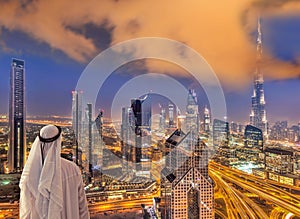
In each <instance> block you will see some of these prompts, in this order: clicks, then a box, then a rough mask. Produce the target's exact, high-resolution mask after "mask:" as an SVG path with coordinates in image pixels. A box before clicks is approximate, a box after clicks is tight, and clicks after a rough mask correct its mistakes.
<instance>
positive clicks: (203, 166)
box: [161, 130, 214, 219]
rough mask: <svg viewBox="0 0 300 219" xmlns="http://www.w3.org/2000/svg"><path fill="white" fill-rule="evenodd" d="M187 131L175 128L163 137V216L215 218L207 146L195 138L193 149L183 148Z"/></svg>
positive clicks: (186, 142) (182, 218) (178, 218)
mask: <svg viewBox="0 0 300 219" xmlns="http://www.w3.org/2000/svg"><path fill="white" fill-rule="evenodd" d="M188 135H189V133H188V134H185V133H184V132H182V131H181V130H176V131H175V132H174V133H173V134H172V135H171V136H170V137H169V138H168V139H167V141H166V151H165V153H166V154H165V157H166V166H165V168H163V170H162V172H161V202H162V203H161V216H162V218H163V219H173V218H176V219H186V218H188V219H194V218H195V219H196V218H208V219H209V218H214V195H213V183H212V180H211V179H210V177H209V176H208V153H207V146H206V145H205V143H204V142H202V141H198V142H197V143H196V144H194V145H193V151H192V152H188V151H186V150H185V148H186V146H185V144H189V140H188Z"/></svg>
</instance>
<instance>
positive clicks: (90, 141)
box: [86, 103, 94, 164]
mask: <svg viewBox="0 0 300 219" xmlns="http://www.w3.org/2000/svg"><path fill="white" fill-rule="evenodd" d="M86 112H87V118H88V121H87V122H88V130H87V131H88V147H87V148H88V161H89V163H90V164H94V162H93V155H92V149H93V133H92V126H93V121H92V119H93V118H92V115H93V114H92V113H93V112H92V104H91V103H88V104H87V108H86Z"/></svg>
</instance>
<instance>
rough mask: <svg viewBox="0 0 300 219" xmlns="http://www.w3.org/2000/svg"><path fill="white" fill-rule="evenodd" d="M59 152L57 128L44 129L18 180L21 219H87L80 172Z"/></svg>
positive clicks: (33, 146)
mask: <svg viewBox="0 0 300 219" xmlns="http://www.w3.org/2000/svg"><path fill="white" fill-rule="evenodd" d="M60 152H61V129H60V127H58V126H54V125H47V126H45V127H43V128H42V129H41V131H40V133H39V136H38V137H37V138H36V139H35V141H34V143H33V144H32V147H31V151H30V154H29V157H28V160H27V162H26V164H25V167H24V170H23V172H22V176H21V180H20V189H21V195H20V218H21V219H88V218H90V216H89V211H88V207H87V201H86V196H85V192H84V188H83V181H82V177H81V173H80V170H79V168H78V167H77V166H76V164H75V163H73V162H70V161H68V160H66V159H64V158H61V157H60Z"/></svg>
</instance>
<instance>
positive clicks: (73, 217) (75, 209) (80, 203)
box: [26, 158, 90, 219]
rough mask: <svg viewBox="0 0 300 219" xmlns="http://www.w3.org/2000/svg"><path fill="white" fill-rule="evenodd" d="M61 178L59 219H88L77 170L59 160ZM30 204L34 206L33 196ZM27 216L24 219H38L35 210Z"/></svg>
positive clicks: (66, 162) (82, 187) (79, 174)
mask: <svg viewBox="0 0 300 219" xmlns="http://www.w3.org/2000/svg"><path fill="white" fill-rule="evenodd" d="M61 177H62V190H63V209H62V212H61V219H89V218H90V215H89V210H88V206H87V201H86V196H85V192H84V186H83V181H82V177H81V173H80V170H79V168H78V167H77V166H76V164H75V163H73V162H71V161H68V160H66V159H64V158H61ZM31 202H32V203H31V204H32V205H31V206H35V203H34V202H35V199H34V198H33V196H32V197H31ZM28 216H29V217H28V218H26V219H29V218H30V219H38V216H37V212H36V209H35V208H33V209H31V212H30V215H28ZM51 219H52V218H51ZM53 219H56V218H53Z"/></svg>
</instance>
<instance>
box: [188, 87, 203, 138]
mask: <svg viewBox="0 0 300 219" xmlns="http://www.w3.org/2000/svg"><path fill="white" fill-rule="evenodd" d="M199 121H200V118H199V111H198V101H197V95H196V93H195V91H194V90H189V93H188V98H187V106H186V122H185V125H186V132H191V135H190V137H191V138H193V139H197V136H198V135H199V127H200V126H199Z"/></svg>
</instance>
